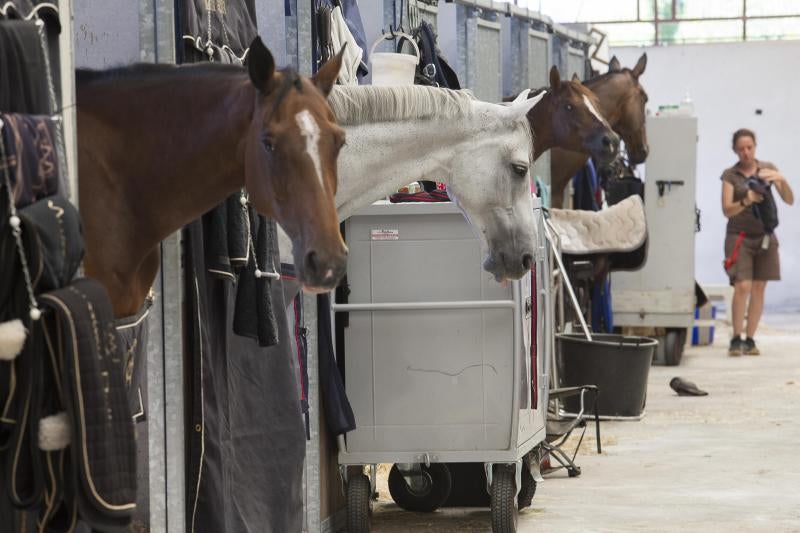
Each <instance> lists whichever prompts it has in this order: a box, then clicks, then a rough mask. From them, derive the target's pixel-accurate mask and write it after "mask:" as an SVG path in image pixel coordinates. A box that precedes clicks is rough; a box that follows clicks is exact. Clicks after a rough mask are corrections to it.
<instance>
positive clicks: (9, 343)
mask: <svg viewBox="0 0 800 533" xmlns="http://www.w3.org/2000/svg"><path fill="white" fill-rule="evenodd" d="M27 336H28V332H27V331H25V326H23V325H22V320H11V321H9V322H3V323H1V324H0V360H2V361H11V360H12V359H14V358H15V357H16V356H18V355H19V352H21V351H22V347H23V346H24V345H25V338H26V337H27Z"/></svg>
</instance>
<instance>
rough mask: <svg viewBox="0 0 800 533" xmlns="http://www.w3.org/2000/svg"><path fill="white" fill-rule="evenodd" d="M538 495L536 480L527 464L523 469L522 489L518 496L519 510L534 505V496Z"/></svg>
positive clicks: (524, 464)
mask: <svg viewBox="0 0 800 533" xmlns="http://www.w3.org/2000/svg"><path fill="white" fill-rule="evenodd" d="M535 494H536V480H535V479H533V476H532V475H531V471H530V469H529V468H528V467H527V464H526V463H523V467H522V487H520V489H519V494H518V495H517V508H518V509H525V508H526V507H530V506H531V504H532V503H533V496H534V495H535Z"/></svg>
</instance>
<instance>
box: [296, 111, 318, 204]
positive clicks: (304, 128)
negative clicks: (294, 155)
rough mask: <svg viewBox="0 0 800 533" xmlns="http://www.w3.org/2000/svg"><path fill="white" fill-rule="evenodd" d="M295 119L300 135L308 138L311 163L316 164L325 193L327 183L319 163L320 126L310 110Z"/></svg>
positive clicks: (301, 112)
mask: <svg viewBox="0 0 800 533" xmlns="http://www.w3.org/2000/svg"><path fill="white" fill-rule="evenodd" d="M294 118H295V120H296V121H297V125H298V126H299V127H300V135H302V136H303V137H305V138H306V153H307V154H308V157H310V158H311V162H312V163H314V169H315V170H316V171H317V178H318V179H319V184H320V186H321V187H322V190H323V191H324V190H325V182H323V181H322V165H321V164H320V161H319V125H318V124H317V121H316V120H314V117H312V116H311V113H310V112H309V111H308V109H303V110H302V111H300V112H299V113H298V114H297V115H295V117H294Z"/></svg>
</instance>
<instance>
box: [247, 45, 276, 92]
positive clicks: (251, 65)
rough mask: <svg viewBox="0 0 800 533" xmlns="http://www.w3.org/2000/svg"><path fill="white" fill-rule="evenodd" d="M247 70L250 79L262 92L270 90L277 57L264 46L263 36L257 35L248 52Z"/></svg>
mask: <svg viewBox="0 0 800 533" xmlns="http://www.w3.org/2000/svg"><path fill="white" fill-rule="evenodd" d="M247 72H248V73H249V74H250V81H251V82H253V85H254V86H255V88H256V89H258V90H259V91H261V92H262V93H267V92H269V88H270V84H271V83H272V76H273V75H274V74H275V59H273V57H272V54H271V53H270V51H269V49H268V48H267V47H266V46H264V43H263V42H262V41H261V37H258V36H256V38H255V39H253V42H252V43H250V48H249V51H248V52H247Z"/></svg>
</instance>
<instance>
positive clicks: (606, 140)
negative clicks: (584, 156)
mask: <svg viewBox="0 0 800 533" xmlns="http://www.w3.org/2000/svg"><path fill="white" fill-rule="evenodd" d="M588 148H589V151H590V152H591V154H592V157H594V158H595V159H596V160H597V161H598V162H599V163H600V164H608V163H611V162H612V161H614V160H615V159H616V158H617V156H618V155H619V135H617V134H616V133H614V132H613V131H608V132H603V133H601V134H600V135H598V136H597V137H595V139H594V140H593V142H592V143H590V145H589V146H588Z"/></svg>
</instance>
